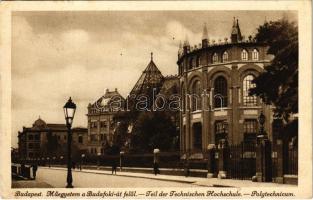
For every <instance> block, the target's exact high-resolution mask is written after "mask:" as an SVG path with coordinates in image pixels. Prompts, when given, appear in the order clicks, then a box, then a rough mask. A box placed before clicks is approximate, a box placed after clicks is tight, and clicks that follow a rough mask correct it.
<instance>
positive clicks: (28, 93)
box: [11, 11, 297, 147]
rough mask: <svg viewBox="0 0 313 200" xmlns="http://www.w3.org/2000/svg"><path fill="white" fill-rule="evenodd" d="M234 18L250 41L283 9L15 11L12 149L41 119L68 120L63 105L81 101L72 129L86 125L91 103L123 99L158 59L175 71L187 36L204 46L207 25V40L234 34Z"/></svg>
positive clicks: (290, 16)
mask: <svg viewBox="0 0 313 200" xmlns="http://www.w3.org/2000/svg"><path fill="white" fill-rule="evenodd" d="M233 17H236V18H238V19H239V25H240V28H241V32H242V34H243V35H245V36H246V38H247V37H248V36H249V35H254V34H255V33H256V32H257V28H258V27H259V26H260V25H261V24H263V23H264V21H265V20H267V21H271V20H277V19H279V18H282V17H288V19H290V20H293V21H296V19H297V15H296V13H294V12H285V11H97V12H89V11H88V12H85V11H84V12H82V11H76V12H70V11H66V12H55V11H50V12H38V11H37V12H13V15H12V68H11V71H12V134H11V135H12V140H11V141H12V146H14V147H16V146H17V134H18V131H21V130H22V129H23V126H25V127H31V126H32V124H33V122H34V121H35V120H36V119H38V117H39V116H40V118H41V119H43V120H44V121H46V123H65V120H64V114H63V106H64V104H65V103H66V101H67V100H68V98H69V97H70V96H71V97H72V99H73V101H74V102H75V103H76V105H77V111H76V115H75V119H74V123H73V126H74V127H76V126H82V127H86V126H87V116H86V114H87V106H88V104H89V103H94V102H95V101H96V100H97V99H99V98H100V97H101V96H102V95H103V94H104V92H105V90H106V89H109V90H114V89H115V88H118V91H119V92H120V93H121V94H122V95H123V96H124V97H126V96H127V94H128V93H129V92H130V91H131V89H132V87H133V86H134V84H135V83H136V81H137V79H138V78H139V77H140V75H141V73H142V71H143V70H144V69H145V67H146V66H147V65H148V63H149V61H150V53H151V52H153V60H154V62H155V64H156V65H157V67H158V68H159V69H160V71H161V72H162V74H163V75H164V76H165V75H173V74H177V66H176V61H177V50H178V46H179V43H180V41H183V40H185V39H186V37H187V38H188V40H189V42H190V44H191V45H198V44H199V43H201V38H202V31H203V25H204V23H206V25H207V27H208V35H209V39H210V40H212V39H215V40H216V41H218V39H222V40H223V39H224V38H225V37H228V38H229V37H230V32H231V27H232V21H233Z"/></svg>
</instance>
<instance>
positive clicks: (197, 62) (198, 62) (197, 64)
mask: <svg viewBox="0 0 313 200" xmlns="http://www.w3.org/2000/svg"><path fill="white" fill-rule="evenodd" d="M199 66H200V56H198V57H197V59H196V67H199Z"/></svg>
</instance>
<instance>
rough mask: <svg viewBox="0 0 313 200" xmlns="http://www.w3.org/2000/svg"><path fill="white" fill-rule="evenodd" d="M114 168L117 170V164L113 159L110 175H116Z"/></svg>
mask: <svg viewBox="0 0 313 200" xmlns="http://www.w3.org/2000/svg"><path fill="white" fill-rule="evenodd" d="M116 168H117V164H116V162H115V159H114V160H113V162H112V174H113V173H115V175H116Z"/></svg>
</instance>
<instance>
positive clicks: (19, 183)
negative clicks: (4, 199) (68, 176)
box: [12, 180, 52, 188]
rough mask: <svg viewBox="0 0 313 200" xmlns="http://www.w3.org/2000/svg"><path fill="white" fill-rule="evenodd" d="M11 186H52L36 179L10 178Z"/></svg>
mask: <svg viewBox="0 0 313 200" xmlns="http://www.w3.org/2000/svg"><path fill="white" fill-rule="evenodd" d="M12 188H52V186H51V185H49V184H48V183H45V182H41V181H37V180H12Z"/></svg>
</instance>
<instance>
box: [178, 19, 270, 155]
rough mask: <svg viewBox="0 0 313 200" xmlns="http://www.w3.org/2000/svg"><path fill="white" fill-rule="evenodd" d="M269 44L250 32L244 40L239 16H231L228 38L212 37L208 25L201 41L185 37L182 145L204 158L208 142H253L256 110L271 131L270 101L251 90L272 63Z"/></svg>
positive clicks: (181, 61)
mask: <svg viewBox="0 0 313 200" xmlns="http://www.w3.org/2000/svg"><path fill="white" fill-rule="evenodd" d="M270 60H271V57H270V56H269V55H267V46H266V45H265V44H262V43H258V42H257V41H255V40H254V39H253V38H252V36H249V37H248V40H245V39H244V38H243V36H242V35H241V30H240V27H239V22H238V20H235V19H234V21H233V26H232V29H231V33H230V40H229V39H227V38H225V39H224V41H221V40H220V41H219V42H218V43H217V42H215V41H214V40H211V41H210V40H209V36H208V31H207V27H206V25H205V26H204V29H203V37H202V43H201V44H199V45H195V46H191V45H190V44H189V42H188V41H187V40H186V41H184V44H183V45H180V48H179V51H178V61H177V65H178V72H179V80H180V94H181V96H182V97H183V98H182V99H181V105H182V109H181V112H180V148H181V150H182V151H184V152H195V153H197V154H199V156H200V158H201V157H202V156H203V155H201V152H203V151H205V150H206V149H207V147H208V145H211V144H214V145H216V144H218V142H219V140H220V139H227V141H228V142H229V143H230V144H239V143H241V142H242V141H244V142H255V140H256V135H257V132H258V116H259V115H260V113H261V112H263V113H264V114H265V116H266V123H265V130H266V132H267V134H268V135H269V137H270V138H271V137H272V127H271V124H272V120H273V119H272V114H271V108H270V106H267V105H265V104H263V103H262V102H261V100H260V99H259V98H257V97H256V96H251V95H249V92H248V91H249V89H250V88H252V87H254V85H253V83H252V82H251V81H252V80H253V79H254V78H255V77H256V76H258V74H260V73H261V72H262V71H263V69H264V67H265V66H266V65H268V64H269V63H270Z"/></svg>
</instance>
